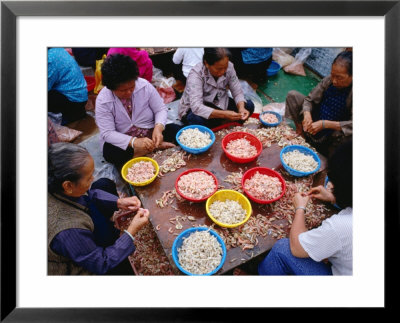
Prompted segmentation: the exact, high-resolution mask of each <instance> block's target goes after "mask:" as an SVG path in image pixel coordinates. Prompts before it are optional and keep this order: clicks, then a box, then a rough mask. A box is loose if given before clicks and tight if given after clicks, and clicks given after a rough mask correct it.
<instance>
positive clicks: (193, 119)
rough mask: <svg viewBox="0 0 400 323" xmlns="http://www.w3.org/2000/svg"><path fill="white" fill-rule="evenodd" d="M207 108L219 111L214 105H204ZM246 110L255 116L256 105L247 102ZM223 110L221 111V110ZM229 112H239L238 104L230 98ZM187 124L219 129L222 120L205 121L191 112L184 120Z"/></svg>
mask: <svg viewBox="0 0 400 323" xmlns="http://www.w3.org/2000/svg"><path fill="white" fill-rule="evenodd" d="M204 104H205V105H207V106H210V107H211V108H213V109H219V108H218V107H216V106H215V105H213V104H212V103H204ZM245 108H246V110H247V111H249V112H250V115H252V114H253V112H254V103H253V101H251V100H247V101H246V103H245ZM219 110H221V109H219ZM228 110H231V111H235V112H237V111H238V109H237V107H236V103H235V101H234V100H233V99H231V98H229V104H228ZM182 121H183V122H184V123H185V124H187V125H200V126H205V127H207V128H210V129H213V128H215V127H218V126H220V125H221V124H222V121H223V120H222V119H205V118H203V117H200V116H198V115H196V114H194V113H193V112H192V110H189V112H188V114H187V115H186V117H184V118H183V120H182Z"/></svg>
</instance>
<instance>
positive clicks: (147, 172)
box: [126, 160, 156, 183]
mask: <svg viewBox="0 0 400 323" xmlns="http://www.w3.org/2000/svg"><path fill="white" fill-rule="evenodd" d="M155 172H156V169H155V168H154V165H153V163H152V162H149V161H143V160H142V161H140V162H137V163H134V164H133V165H132V166H131V167H129V168H128V173H127V174H126V178H127V179H128V180H130V181H131V182H134V183H142V182H145V181H148V180H149V179H150V178H152V177H153V176H154V173H155Z"/></svg>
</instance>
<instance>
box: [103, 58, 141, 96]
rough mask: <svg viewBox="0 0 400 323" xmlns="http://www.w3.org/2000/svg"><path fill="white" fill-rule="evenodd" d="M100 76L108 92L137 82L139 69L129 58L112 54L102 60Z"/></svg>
mask: <svg viewBox="0 0 400 323" xmlns="http://www.w3.org/2000/svg"><path fill="white" fill-rule="evenodd" d="M101 74H102V80H101V81H102V84H103V85H104V86H106V87H107V88H108V89H110V90H116V89H117V88H118V86H119V85H121V84H122V83H126V82H129V81H132V80H137V78H138V76H139V68H138V66H137V64H136V62H135V61H134V60H133V59H132V58H131V57H129V56H126V55H121V54H113V55H110V56H107V57H106V59H105V60H104V62H103V64H102V65H101Z"/></svg>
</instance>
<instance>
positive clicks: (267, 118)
mask: <svg viewBox="0 0 400 323" xmlns="http://www.w3.org/2000/svg"><path fill="white" fill-rule="evenodd" d="M261 119H262V120H263V121H264V122H266V123H277V122H278V121H279V120H278V118H277V117H276V115H275V114H273V113H263V114H262V115H261Z"/></svg>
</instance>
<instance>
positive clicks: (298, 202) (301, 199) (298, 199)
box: [293, 193, 310, 208]
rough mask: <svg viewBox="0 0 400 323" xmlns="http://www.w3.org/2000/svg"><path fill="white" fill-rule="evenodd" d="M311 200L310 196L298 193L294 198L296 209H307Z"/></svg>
mask: <svg viewBox="0 0 400 323" xmlns="http://www.w3.org/2000/svg"><path fill="white" fill-rule="evenodd" d="M309 200H310V197H309V196H308V195H305V194H302V193H296V194H294V196H293V205H294V208H298V207H304V208H305V207H306V206H307V203H308V201H309Z"/></svg>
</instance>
